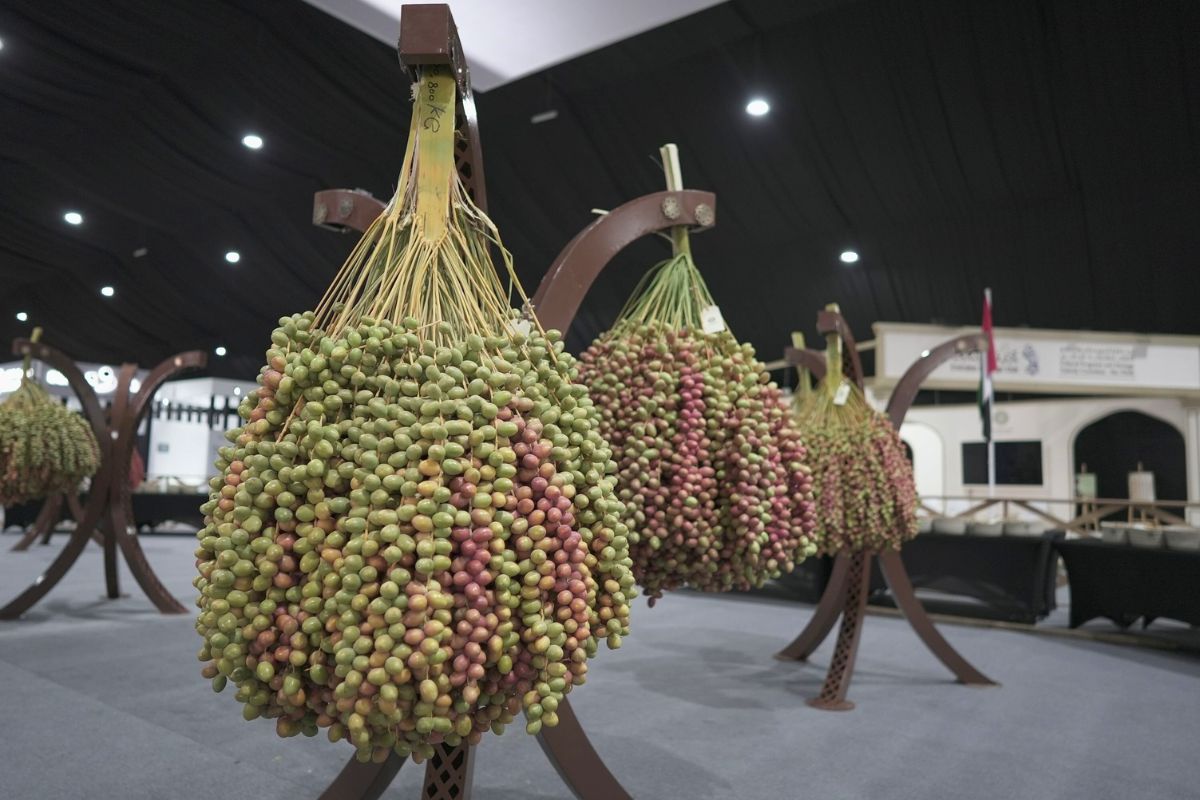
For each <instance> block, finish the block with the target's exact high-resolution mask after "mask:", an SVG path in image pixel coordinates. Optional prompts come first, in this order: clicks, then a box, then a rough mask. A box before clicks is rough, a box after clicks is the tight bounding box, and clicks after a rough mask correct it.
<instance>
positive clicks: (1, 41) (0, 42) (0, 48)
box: [0, 39, 4, 50]
mask: <svg viewBox="0 0 1200 800" xmlns="http://www.w3.org/2000/svg"><path fill="white" fill-rule="evenodd" d="M3 49H4V40H3V39H0V50H3Z"/></svg>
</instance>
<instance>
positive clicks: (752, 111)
mask: <svg viewBox="0 0 1200 800" xmlns="http://www.w3.org/2000/svg"><path fill="white" fill-rule="evenodd" d="M770 110H771V104H770V103H768V102H767V101H766V100H763V99H762V98H761V97H756V98H754V99H753V100H751V101H750V102H749V103H746V113H747V114H749V115H750V116H752V117H761V116H763V115H765V114H766V113H767V112H768V111H770Z"/></svg>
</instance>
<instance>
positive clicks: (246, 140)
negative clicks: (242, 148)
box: [242, 133, 263, 150]
mask: <svg viewBox="0 0 1200 800" xmlns="http://www.w3.org/2000/svg"><path fill="white" fill-rule="evenodd" d="M242 144H244V145H246V147H249V148H250V149H251V150H260V149H262V146H263V138H262V137H261V136H259V135H258V134H257V133H247V134H246V135H245V136H243V137H242Z"/></svg>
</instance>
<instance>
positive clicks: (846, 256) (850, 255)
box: [838, 250, 858, 264]
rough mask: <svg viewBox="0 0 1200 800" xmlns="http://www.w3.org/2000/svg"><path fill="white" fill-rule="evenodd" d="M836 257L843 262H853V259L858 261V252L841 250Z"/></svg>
mask: <svg viewBox="0 0 1200 800" xmlns="http://www.w3.org/2000/svg"><path fill="white" fill-rule="evenodd" d="M838 258H840V259H841V260H842V263H843V264H853V263H854V262H855V261H858V253H856V252H854V251H853V250H843V251H842V254H841V255H840V256H838Z"/></svg>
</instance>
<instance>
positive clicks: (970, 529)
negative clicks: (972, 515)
mask: <svg viewBox="0 0 1200 800" xmlns="http://www.w3.org/2000/svg"><path fill="white" fill-rule="evenodd" d="M967 533H969V534H970V535H972V536H999V535H1000V534H1002V533H1004V523H1003V522H970V523H968V524H967Z"/></svg>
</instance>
